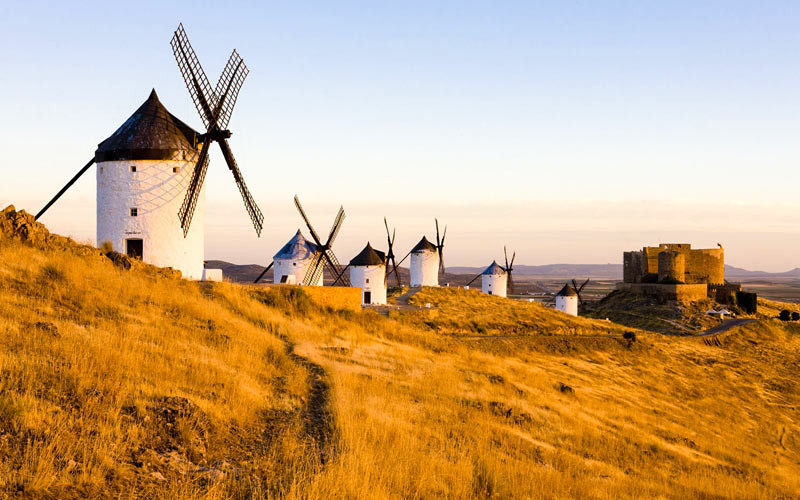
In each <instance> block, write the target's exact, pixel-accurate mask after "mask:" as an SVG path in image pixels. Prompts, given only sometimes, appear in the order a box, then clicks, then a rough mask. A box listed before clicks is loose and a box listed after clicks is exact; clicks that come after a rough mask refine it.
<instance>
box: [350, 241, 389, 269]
mask: <svg viewBox="0 0 800 500" xmlns="http://www.w3.org/2000/svg"><path fill="white" fill-rule="evenodd" d="M385 263H386V254H385V253H383V252H381V251H380V250H375V249H374V248H372V245H370V244H369V243H367V246H365V247H364V250H361V253H359V254H358V255H356V256H355V257H353V258H352V259H351V260H350V265H351V266H382V265H384V264H385Z"/></svg>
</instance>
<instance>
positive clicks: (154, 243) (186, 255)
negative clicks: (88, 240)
mask: <svg viewBox="0 0 800 500" xmlns="http://www.w3.org/2000/svg"><path fill="white" fill-rule="evenodd" d="M134 165H135V166H136V172H131V166H134ZM175 167H177V168H178V172H173V168H175ZM193 168H194V163H193V162H188V161H178V160H135V161H131V160H125V161H106V162H100V163H98V164H97V245H98V246H100V245H102V244H103V242H105V241H108V242H110V243H111V244H112V245H113V247H114V250H116V251H118V252H120V253H125V251H126V246H125V240H126V239H129V238H131V239H139V238H140V239H142V240H143V242H142V243H143V252H142V253H143V259H144V261H145V262H147V263H148V264H153V265H155V266H159V267H172V268H174V269H177V270H179V271H180V272H181V273H182V274H183V277H185V278H190V279H197V280H199V279H201V278H202V275H203V258H204V253H203V245H204V243H205V242H204V238H205V218H206V217H205V216H206V210H205V203H206V193H205V186H203V189H202V190H201V192H200V197H199V198H198V200H197V206H196V208H195V211H194V217H193V218H192V224H191V226H190V229H189V234H188V235H187V236H186V238H184V237H183V230H182V229H181V225H180V221H179V220H178V210H179V209H180V207H181V204H182V203H183V198H184V196H185V195H186V190H187V188H188V186H189V182H190V180H191V178H192V169H193ZM131 208H136V209H137V210H138V215H137V216H136V217H132V216H131V215H130V209H131Z"/></svg>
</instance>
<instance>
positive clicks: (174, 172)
mask: <svg viewBox="0 0 800 500" xmlns="http://www.w3.org/2000/svg"><path fill="white" fill-rule="evenodd" d="M180 171H181V167H172V173H173V174H177V173H178V172H180Z"/></svg>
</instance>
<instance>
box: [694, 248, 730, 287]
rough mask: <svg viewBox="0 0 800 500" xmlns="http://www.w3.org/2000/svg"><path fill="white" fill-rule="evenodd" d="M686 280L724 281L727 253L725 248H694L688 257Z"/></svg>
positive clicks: (710, 282)
mask: <svg viewBox="0 0 800 500" xmlns="http://www.w3.org/2000/svg"><path fill="white" fill-rule="evenodd" d="M686 282H687V283H709V284H722V283H724V282H725V254H724V251H723V249H722V248H710V249H706V250H692V251H691V253H690V254H689V256H688V258H687V259H686Z"/></svg>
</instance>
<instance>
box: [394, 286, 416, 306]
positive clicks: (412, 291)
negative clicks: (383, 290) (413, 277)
mask: <svg viewBox="0 0 800 500" xmlns="http://www.w3.org/2000/svg"><path fill="white" fill-rule="evenodd" d="M420 290H422V288H420V287H413V288H409V289H408V291H407V292H406V293H404V294H402V295H398V296H397V297H395V298H394V301H395V303H396V304H398V305H401V306H407V305H409V304H408V299H410V298H411V297H413V296H414V295H416V294H417V293H419V291H420Z"/></svg>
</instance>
